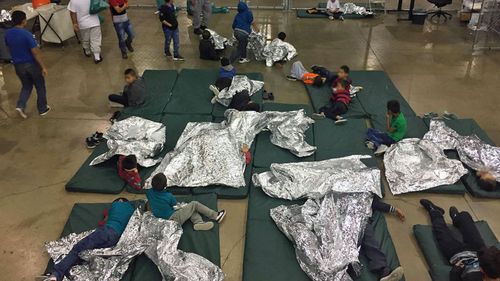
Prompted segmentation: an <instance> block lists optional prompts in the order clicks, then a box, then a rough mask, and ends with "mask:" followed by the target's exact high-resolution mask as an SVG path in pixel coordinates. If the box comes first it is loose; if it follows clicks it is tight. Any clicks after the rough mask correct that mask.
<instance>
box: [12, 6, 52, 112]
mask: <svg viewBox="0 0 500 281" xmlns="http://www.w3.org/2000/svg"><path fill="white" fill-rule="evenodd" d="M12 22H13V23H14V25H15V26H14V28H11V29H9V30H8V31H7V32H6V34H5V43H6V44H7V47H9V50H10V53H11V56H12V61H13V63H14V67H15V69H16V74H17V76H18V77H19V80H21V84H22V88H21V93H20V95H19V100H18V101H17V105H16V111H17V112H18V113H19V115H21V117H22V118H24V119H26V118H28V115H26V103H27V102H28V99H29V98H30V95H31V91H32V90H33V86H35V88H36V94H37V107H38V113H40V115H42V116H43V115H46V114H47V113H48V112H49V111H50V107H49V106H48V105H47V92H46V90H45V78H44V76H46V75H47V68H46V67H45V64H44V63H43V60H42V54H41V52H40V49H39V48H38V45H37V43H36V40H35V38H34V35H33V34H31V33H30V32H29V31H27V30H26V29H24V27H26V24H27V20H26V14H25V13H24V12H22V11H14V12H13V13H12Z"/></svg>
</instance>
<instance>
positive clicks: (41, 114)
mask: <svg viewBox="0 0 500 281" xmlns="http://www.w3.org/2000/svg"><path fill="white" fill-rule="evenodd" d="M50 109H51V108H50V106H48V105H47V108H46V109H45V111H44V112H40V116H45V115H47V113H49V111H50Z"/></svg>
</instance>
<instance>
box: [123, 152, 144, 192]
mask: <svg viewBox="0 0 500 281" xmlns="http://www.w3.org/2000/svg"><path fill="white" fill-rule="evenodd" d="M123 159H125V156H123V155H120V158H118V175H119V176H120V178H121V179H122V180H124V181H126V182H127V184H128V185H130V187H132V188H133V189H135V190H141V189H142V186H141V175H139V173H138V172H135V171H126V170H125V169H123V165H122V164H123Z"/></svg>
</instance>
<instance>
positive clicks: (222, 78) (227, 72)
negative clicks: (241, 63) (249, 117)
mask: <svg viewBox="0 0 500 281" xmlns="http://www.w3.org/2000/svg"><path fill="white" fill-rule="evenodd" d="M220 64H221V67H220V69H219V77H218V78H217V80H215V83H214V84H213V85H210V86H208V88H209V89H210V91H212V93H213V94H214V97H213V98H212V103H213V104H215V103H216V102H217V101H216V97H217V96H218V95H219V92H220V91H222V90H223V89H225V88H229V87H230V86H231V83H232V82H233V77H234V76H235V75H236V68H234V66H233V65H232V64H231V62H230V61H229V59H228V58H226V57H223V58H221V60H220Z"/></svg>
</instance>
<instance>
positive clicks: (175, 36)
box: [172, 28, 180, 57]
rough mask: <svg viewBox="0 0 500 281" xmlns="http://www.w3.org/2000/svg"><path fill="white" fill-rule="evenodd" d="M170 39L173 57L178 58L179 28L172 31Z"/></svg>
mask: <svg viewBox="0 0 500 281" xmlns="http://www.w3.org/2000/svg"><path fill="white" fill-rule="evenodd" d="M172 38H173V40H174V57H179V56H180V53H179V45H180V44H179V28H177V29H176V30H172Z"/></svg>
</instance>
